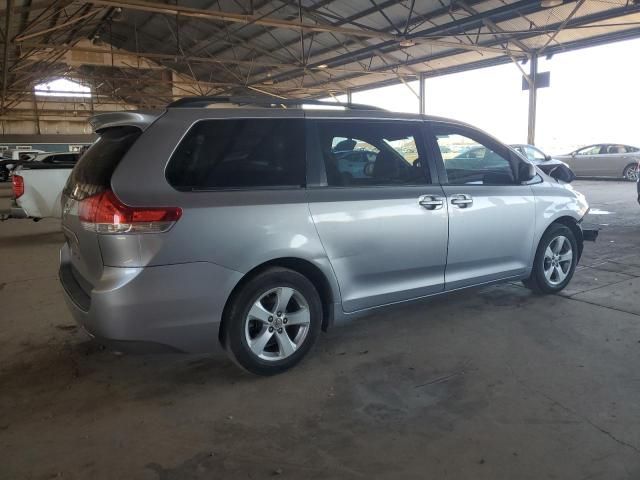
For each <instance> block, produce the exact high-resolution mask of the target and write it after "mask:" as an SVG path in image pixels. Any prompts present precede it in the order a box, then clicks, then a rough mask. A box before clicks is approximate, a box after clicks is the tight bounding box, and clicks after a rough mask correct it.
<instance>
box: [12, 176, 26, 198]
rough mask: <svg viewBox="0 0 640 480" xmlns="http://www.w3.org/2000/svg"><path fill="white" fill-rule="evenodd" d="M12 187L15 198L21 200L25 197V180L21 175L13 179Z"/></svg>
mask: <svg viewBox="0 0 640 480" xmlns="http://www.w3.org/2000/svg"><path fill="white" fill-rule="evenodd" d="M11 185H12V186H13V196H14V197H15V198H19V197H21V196H22V195H24V178H22V177H21V176H20V175H13V177H11Z"/></svg>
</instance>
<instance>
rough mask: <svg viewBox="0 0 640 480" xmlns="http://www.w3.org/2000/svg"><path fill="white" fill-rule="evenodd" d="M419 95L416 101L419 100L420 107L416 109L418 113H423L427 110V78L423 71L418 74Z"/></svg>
mask: <svg viewBox="0 0 640 480" xmlns="http://www.w3.org/2000/svg"><path fill="white" fill-rule="evenodd" d="M419 82H420V95H419V97H418V101H419V102H420V107H419V109H418V111H419V113H420V115H424V114H425V113H426V111H427V108H426V107H427V102H426V100H427V99H426V90H427V79H426V77H425V75H424V73H421V74H420V80H419Z"/></svg>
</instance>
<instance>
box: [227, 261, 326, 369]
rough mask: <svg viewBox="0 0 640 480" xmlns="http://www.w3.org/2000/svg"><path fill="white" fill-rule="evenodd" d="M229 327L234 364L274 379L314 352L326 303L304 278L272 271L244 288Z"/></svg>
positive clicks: (229, 310) (235, 301)
mask: <svg viewBox="0 0 640 480" xmlns="http://www.w3.org/2000/svg"><path fill="white" fill-rule="evenodd" d="M223 322H224V341H225V347H226V349H227V352H228V353H229V356H230V357H231V358H232V360H234V361H235V362H236V363H237V364H238V365H240V366H241V367H242V368H244V369H245V370H247V371H249V372H251V373H255V374H256V375H274V374H277V373H281V372H284V371H285V370H288V369H289V368H291V367H293V366H294V365H296V364H297V363H298V362H299V361H300V360H302V358H303V357H304V356H305V355H306V354H307V352H308V351H309V350H310V349H311V347H312V345H313V343H314V342H315V340H316V338H317V336H318V333H319V331H320V326H321V323H322V303H321V301H320V296H319V295H318V292H317V290H316V288H315V287H314V285H313V283H311V282H310V281H309V279H307V278H306V277H305V276H304V275H302V274H300V273H298V272H295V271H293V270H289V269H285V268H271V269H269V270H266V271H264V272H262V273H260V274H258V275H256V276H255V277H253V278H252V279H250V280H249V281H248V282H247V283H245V284H244V285H243V286H242V287H241V289H240V291H239V292H237V294H235V295H234V297H233V298H232V299H231V303H230V305H229V307H228V308H227V309H226V312H225V316H224V319H223Z"/></svg>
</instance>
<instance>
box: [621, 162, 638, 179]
mask: <svg viewBox="0 0 640 480" xmlns="http://www.w3.org/2000/svg"><path fill="white" fill-rule="evenodd" d="M622 176H623V177H624V179H625V180H627V181H629V182H637V181H638V166H637V165H636V164H635V163H630V164H629V165H627V166H626V167H624V171H623V172H622Z"/></svg>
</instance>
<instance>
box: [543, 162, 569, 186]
mask: <svg viewBox="0 0 640 480" xmlns="http://www.w3.org/2000/svg"><path fill="white" fill-rule="evenodd" d="M547 175H549V176H550V177H551V178H555V179H556V180H560V181H561V182H565V183H571V182H573V181H574V180H575V179H576V175H575V173H573V170H571V169H570V168H569V167H567V166H566V165H563V164H560V165H558V166H557V167H555V168H553V169H551V170H549V172H548V173H547Z"/></svg>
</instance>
